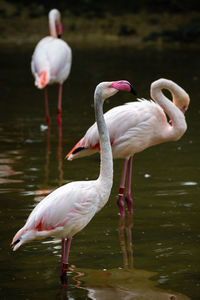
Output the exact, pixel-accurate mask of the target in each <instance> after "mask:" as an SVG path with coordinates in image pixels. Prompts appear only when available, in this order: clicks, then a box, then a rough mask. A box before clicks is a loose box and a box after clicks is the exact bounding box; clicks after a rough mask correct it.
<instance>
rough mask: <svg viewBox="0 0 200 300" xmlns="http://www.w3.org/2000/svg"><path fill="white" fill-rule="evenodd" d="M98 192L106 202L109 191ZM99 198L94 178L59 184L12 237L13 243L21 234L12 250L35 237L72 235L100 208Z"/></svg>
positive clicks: (60, 237)
mask: <svg viewBox="0 0 200 300" xmlns="http://www.w3.org/2000/svg"><path fill="white" fill-rule="evenodd" d="M80 191H81V193H80ZM101 196H102V197H104V201H105V202H107V200H108V197H109V192H107V193H105V194H104V195H101ZM99 201H100V199H99V193H98V182H96V181H76V182H71V183H69V184H66V185H63V186H61V187H60V188H58V189H56V190H55V191H53V192H52V193H51V194H49V195H48V196H47V197H46V198H45V199H43V200H42V201H41V202H40V203H39V204H38V205H37V206H36V207H35V208H34V210H33V211H32V212H31V214H30V215H29V217H28V219H27V222H26V224H25V226H24V227H23V228H22V229H20V230H19V231H18V232H17V234H16V235H15V237H14V239H13V242H12V243H15V241H17V240H18V239H19V238H20V241H19V242H18V243H17V244H16V245H15V246H14V247H13V250H17V249H18V248H19V247H20V246H21V245H22V244H25V243H27V242H28V241H30V240H34V239H43V238H46V237H49V236H53V237H56V238H59V239H62V238H65V237H69V238H70V237H72V236H74V235H75V234H76V233H77V232H79V231H80V230H82V229H83V228H84V227H85V226H86V225H87V224H88V223H89V222H90V220H91V219H92V217H93V216H94V215H95V213H96V212H97V211H98V210H99V209H100V203H99Z"/></svg>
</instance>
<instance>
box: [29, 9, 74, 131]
mask: <svg viewBox="0 0 200 300" xmlns="http://www.w3.org/2000/svg"><path fill="white" fill-rule="evenodd" d="M49 30H50V36H47V37H45V38H43V39H42V40H40V41H39V43H38V44H37V46H36V48H35V50H34V53H33V56H32V61H31V70H32V73H33V76H34V77H35V85H36V86H37V87H38V88H39V89H43V88H44V98H45V110H46V122H47V126H48V128H49V126H50V115H49V108H48V93H47V85H48V84H52V83H58V84H59V93H58V108H57V122H58V129H59V135H62V130H61V112H62V85H63V82H64V81H65V80H66V79H67V77H68V76H69V73H70V70H71V62H72V52H71V48H70V47H69V46H68V44H67V43H66V42H64V41H63V40H62V39H61V34H62V23H61V15H60V12H59V11H58V10H57V9H52V10H51V11H50V12H49Z"/></svg>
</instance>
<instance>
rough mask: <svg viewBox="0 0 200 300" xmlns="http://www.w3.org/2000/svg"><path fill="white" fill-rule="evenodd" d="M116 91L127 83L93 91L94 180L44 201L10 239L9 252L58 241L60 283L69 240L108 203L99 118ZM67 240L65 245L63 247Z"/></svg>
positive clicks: (108, 159)
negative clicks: (97, 162)
mask: <svg viewBox="0 0 200 300" xmlns="http://www.w3.org/2000/svg"><path fill="white" fill-rule="evenodd" d="M118 91H131V85H130V83H129V82H128V81H113V82H102V83H100V84H99V85H98V86H97V87H96V90H95V94H94V107H95V114H96V121H97V126H98V131H99V137H100V145H101V166H100V174H99V177H98V179H97V180H91V181H77V182H71V183H68V184H66V185H63V186H62V187H60V188H58V189H56V190H55V191H54V192H52V193H51V194H49V195H48V196H47V197H46V198H44V199H43V200H42V201H41V202H40V203H39V204H38V205H37V206H36V207H35V208H34V209H33V211H32V212H31V214H30V216H29V217H28V220H27V222H26V224H25V225H24V227H22V228H21V229H20V230H19V231H18V232H17V234H16V235H15V236H14V238H13V241H12V247H13V250H17V249H18V248H19V247H20V246H21V245H22V244H24V243H27V242H29V241H31V240H34V239H42V238H46V237H49V236H54V237H56V238H60V239H62V262H61V280H62V281H63V282H64V281H65V278H66V272H67V268H68V256H69V250H70V244H71V240H72V237H73V236H74V235H75V234H76V233H77V232H79V231H80V230H82V229H83V228H84V227H85V226H86V225H87V224H88V223H89V222H90V220H91V219H92V218H93V217H94V215H95V214H96V213H97V212H98V211H99V210H100V209H101V208H102V207H103V206H104V205H105V204H106V202H107V201H108V198H109V195H110V191H111V187H112V184H113V161H112V150H111V145H110V140H109V134H108V130H107V128H106V124H105V120H104V116H103V102H104V100H105V99H106V98H108V97H111V96H113V95H114V94H116V93H117V92H118ZM65 238H67V245H66V244H65Z"/></svg>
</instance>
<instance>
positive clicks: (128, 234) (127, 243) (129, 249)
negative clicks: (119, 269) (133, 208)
mask: <svg viewBox="0 0 200 300" xmlns="http://www.w3.org/2000/svg"><path fill="white" fill-rule="evenodd" d="M132 228H133V216H132V215H131V214H128V218H127V219H125V218H123V217H121V216H120V219H119V228H118V232H119V241H120V247H121V250H122V255H123V266H124V269H126V270H127V269H133V243H132Z"/></svg>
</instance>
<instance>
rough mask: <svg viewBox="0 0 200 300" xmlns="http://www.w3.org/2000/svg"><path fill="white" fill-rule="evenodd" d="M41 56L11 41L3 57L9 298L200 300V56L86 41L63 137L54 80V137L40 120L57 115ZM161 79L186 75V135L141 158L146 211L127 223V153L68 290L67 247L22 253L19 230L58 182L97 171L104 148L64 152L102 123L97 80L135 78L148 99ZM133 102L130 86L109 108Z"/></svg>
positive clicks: (4, 273) (0, 190) (4, 253)
mask: <svg viewBox="0 0 200 300" xmlns="http://www.w3.org/2000/svg"><path fill="white" fill-rule="evenodd" d="M31 53H32V51H31V50H24V49H23V47H18V48H16V49H14V48H9V49H2V50H1V56H0V61H1V72H0V82H1V109H0V139H1V144H0V145H1V146H0V147H1V151H0V199H1V201H0V213H1V217H0V223H1V227H0V239H1V244H0V260H1V272H0V292H1V299H111V298H112V297H115V298H116V299H143V298H142V297H146V298H144V299H188V298H189V299H199V297H200V282H199V279H200V278H199V277H200V276H199V274H200V272H199V271H200V264H199V253H200V252H199V251H200V247H199V240H200V232H199V211H200V201H199V198H200V187H199V173H200V159H199V149H200V133H199V119H200V101H199V98H200V90H199V85H200V77H199V69H200V60H199V54H198V53H194V52H187V53H184V52H173V51H166V52H153V51H135V50H134V49H125V48H119V49H106V50H100V49H90V50H88V49H87V50H74V51H73V68H72V72H71V75H70V78H69V80H68V81H67V82H66V83H65V84H64V95H63V97H64V100H63V126H62V130H63V138H62V140H59V139H58V134H57V124H56V103H57V86H52V87H50V89H49V92H50V112H51V117H52V126H51V133H50V137H49V138H48V136H47V133H46V132H42V131H41V128H40V127H41V125H42V124H45V117H44V103H43V93H42V92H41V91H39V90H37V89H36V88H35V87H34V85H33V79H32V76H31V73H30V58H31ZM160 77H165V78H169V79H172V80H174V81H176V82H177V83H179V84H180V85H181V86H182V87H183V88H185V89H186V91H187V92H188V93H189V94H190V96H191V105H190V109H189V111H188V112H187V116H186V117H187V123H188V130H187V133H186V134H185V135H184V137H183V138H182V139H181V140H180V141H178V142H175V143H168V144H162V145H159V146H156V147H152V148H150V149H148V150H146V151H144V152H143V153H140V154H138V155H136V156H135V159H134V169H133V170H134V178H133V189H134V220H128V218H127V219H126V224H125V225H124V227H123V224H120V217H119V215H118V208H117V205H116V194H117V191H118V185H119V181H120V173H121V166H122V161H120V160H116V161H115V163H114V185H113V189H112V194H111V197H110V200H109V202H108V204H107V205H106V207H105V208H104V209H103V210H102V211H101V212H100V213H99V214H98V215H96V217H95V218H94V219H93V220H92V222H91V223H90V224H89V225H88V226H87V228H85V229H84V230H83V231H82V232H80V233H79V234H77V235H76V236H75V238H74V239H73V242H72V247H71V253H70V264H71V265H72V266H71V271H70V272H69V282H68V287H67V289H66V290H64V289H63V288H62V287H61V286H60V282H59V268H60V245H59V244H53V243H51V242H50V241H48V240H46V241H43V242H39V241H35V242H32V243H29V244H26V245H25V246H24V247H22V248H20V249H19V250H18V251H17V252H15V253H14V252H12V250H11V249H10V242H11V240H12V237H13V235H14V234H15V233H16V231H17V230H18V229H19V228H20V227H22V225H23V224H24V222H25V220H26V218H27V216H28V215H29V213H30V211H31V210H32V209H33V207H34V205H35V204H36V203H37V201H39V200H40V199H41V198H42V197H43V196H44V195H46V194H47V193H48V192H49V191H51V190H52V189H55V188H56V187H58V186H59V185H61V184H62V183H66V182H69V181H72V180H85V179H87V178H89V179H94V178H96V177H97V175H98V172H99V157H98V155H96V156H91V157H89V158H85V159H79V160H76V161H74V162H68V161H65V160H64V156H65V154H67V152H68V151H69V150H70V149H71V147H72V146H73V145H74V143H75V142H77V141H78V140H79V139H80V138H81V136H82V135H83V133H84V132H85V130H86V129H87V128H88V126H89V125H91V124H92V122H93V121H94V111H93V92H94V88H95V86H96V84H97V83H99V82H100V81H103V80H119V79H127V80H129V81H131V82H132V83H133V84H134V86H135V88H136V90H137V92H138V97H146V98H149V86H150V83H151V82H152V81H153V80H155V79H158V78H160ZM131 100H134V98H132V97H131V96H130V95H128V94H126V93H124V94H120V93H119V94H117V95H116V96H115V97H113V98H112V99H110V100H109V101H108V102H106V103H105V105H104V111H106V110H108V109H109V108H111V107H113V106H116V105H119V104H122V103H125V102H127V101H131ZM147 174H148V176H147ZM172 295H174V296H175V298H173V297H172ZM170 297H171V298H170Z"/></svg>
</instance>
